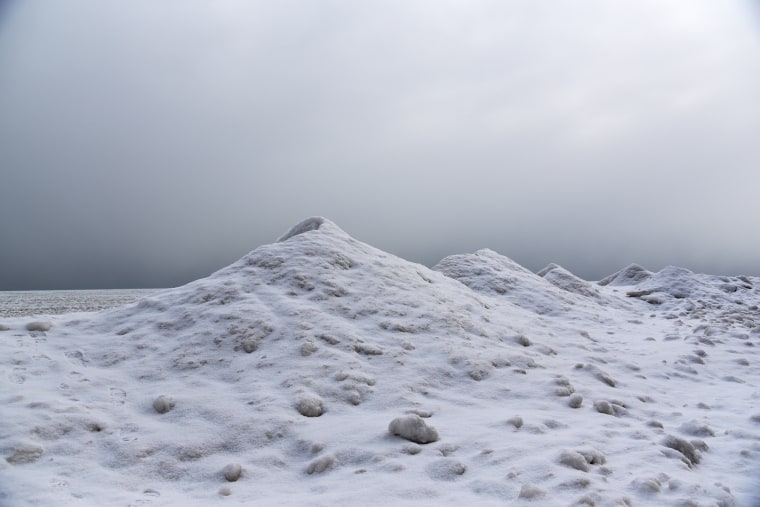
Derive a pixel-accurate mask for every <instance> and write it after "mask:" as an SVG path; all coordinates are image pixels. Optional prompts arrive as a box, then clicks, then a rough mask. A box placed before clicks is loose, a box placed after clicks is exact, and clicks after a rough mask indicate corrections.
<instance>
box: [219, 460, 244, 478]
mask: <svg viewBox="0 0 760 507" xmlns="http://www.w3.org/2000/svg"><path fill="white" fill-rule="evenodd" d="M242 473H243V467H242V466H240V464H239V463H230V464H229V465H227V466H226V467H224V470H222V474H224V478H225V479H226V480H227V481H229V482H235V481H237V480H238V479H240V475H241V474H242Z"/></svg>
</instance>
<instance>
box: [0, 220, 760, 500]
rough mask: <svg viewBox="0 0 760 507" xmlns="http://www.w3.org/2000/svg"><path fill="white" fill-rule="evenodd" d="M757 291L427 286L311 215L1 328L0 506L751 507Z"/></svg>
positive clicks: (460, 277)
mask: <svg viewBox="0 0 760 507" xmlns="http://www.w3.org/2000/svg"><path fill="white" fill-rule="evenodd" d="M758 287H760V280H759V279H757V278H752V277H717V276H709V275H700V274H695V273H691V272H689V271H687V270H683V269H680V268H666V269H664V270H662V271H660V272H658V273H651V272H648V271H646V270H645V269H643V268H640V267H638V266H635V265H632V266H629V267H628V268H625V269H623V270H621V271H620V272H618V273H616V274H615V275H612V276H610V277H608V278H606V279H605V280H603V281H602V282H600V283H593V282H588V281H585V280H581V279H580V278H578V277H576V276H575V275H573V274H572V273H570V272H569V271H567V270H565V269H563V268H561V267H559V266H556V265H550V266H548V267H547V269H545V270H542V271H541V272H540V276H539V274H535V273H532V272H530V271H528V270H527V269H525V268H523V267H521V266H519V265H518V264H517V263H515V262H514V261H512V260H510V259H508V258H506V257H504V256H501V255H499V254H498V253H496V252H493V251H490V250H480V251H478V252H476V253H474V254H464V255H455V256H451V257H447V258H446V259H443V260H442V261H441V262H440V263H439V264H438V265H437V266H436V267H435V268H434V269H429V268H426V267H424V266H421V265H418V264H414V263H411V262H408V261H405V260H403V259H400V258H398V257H395V256H393V255H391V254H388V253H386V252H383V251H380V250H378V249H375V248H373V247H371V246H369V245H367V244H364V243H362V242H360V241H357V240H356V239H354V238H352V237H350V236H349V235H348V234H346V233H345V232H344V231H342V230H341V229H340V228H339V227H337V226H336V225H335V224H333V223H332V222H330V221H329V220H326V219H324V218H321V217H312V218H309V219H307V220H305V221H304V222H302V223H300V224H297V225H296V226H294V227H293V228H292V229H291V230H290V231H288V232H287V233H286V234H285V235H283V236H282V237H281V238H280V240H279V241H278V242H276V243H273V244H271V245H264V246H261V247H259V248H257V249H256V250H254V251H252V252H251V253H249V254H248V255H246V256H245V257H243V258H242V259H240V260H239V261H238V262H236V263H234V264H232V265H230V266H228V267H226V268H224V269H221V270H220V271H218V272H216V273H214V274H212V275H211V276H209V277H207V278H204V279H201V280H197V281H195V282H192V283H190V284H188V285H186V286H184V287H180V288H176V289H168V290H165V291H161V292H156V293H151V294H150V295H148V296H147V297H145V298H143V299H141V300H140V301H138V302H136V303H133V304H129V305H125V306H121V307H117V308H113V309H109V310H104V311H102V312H98V313H77V314H71V315H47V316H45V317H44V318H40V317H34V318H30V317H8V318H2V319H0V330H1V331H0V367H1V368H2V378H1V379H0V380H2V383H0V402H1V403H2V407H3V408H2V417H0V505H11V506H12V505H42V506H48V505H49V506H59V505H63V506H66V505H135V506H136V505H216V504H221V503H222V502H224V503H230V502H232V503H233V504H239V505H251V504H262V505H290V504H292V505H411V504H425V505H454V504H468V505H470V504H475V505H494V504H499V503H506V504H515V505H523V504H524V505H528V504H530V505H542V506H544V505H545V506H554V505H557V506H560V505H561V506H564V505H652V506H660V505H673V506H680V505H754V504H753V503H752V502H753V498H754V497H753V495H754V494H755V493H756V488H757V486H758V481H757V480H756V474H757V472H758V470H760V467H759V466H758V465H759V463H760V408H758V404H757V400H758V373H759V371H758V366H757V357H756V356H757V350H758V346H759V345H760V327H758V326H757V325H756V323H755V321H756V319H757V318H758V304H759V303H760V292H759V291H758ZM35 322H37V323H38V322H44V323H49V324H50V327H47V326H38V325H36V324H35V325H32V326H29V327H27V326H28V325H29V324H30V323H35ZM43 328H44V329H43ZM398 435H401V436H402V437H404V438H399V436H398ZM410 437H414V438H412V440H416V441H417V442H420V443H421V444H420V445H418V444H417V443H412V442H409V441H408V440H406V438H410ZM433 437H435V438H433ZM422 442H424V443H422Z"/></svg>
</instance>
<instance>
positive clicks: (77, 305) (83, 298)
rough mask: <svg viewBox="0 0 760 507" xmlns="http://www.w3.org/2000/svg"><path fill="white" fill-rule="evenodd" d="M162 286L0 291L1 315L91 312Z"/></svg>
mask: <svg viewBox="0 0 760 507" xmlns="http://www.w3.org/2000/svg"><path fill="white" fill-rule="evenodd" d="M159 290H161V289H107V290H33V291H0V317H22V316H26V315H48V314H60V313H70V312H94V311H98V310H104V309H106V308H111V307H113V306H119V305H124V304H127V303H131V302H133V301H136V300H138V299H140V298H142V297H144V296H147V295H148V294H152V293H154V292H156V291H159Z"/></svg>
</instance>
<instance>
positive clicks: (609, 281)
mask: <svg viewBox="0 0 760 507" xmlns="http://www.w3.org/2000/svg"><path fill="white" fill-rule="evenodd" d="M651 276H652V272H651V271H648V270H647V269H645V268H643V267H641V266H639V265H638V264H630V265H629V266H627V267H625V268H623V269H621V270H620V271H618V272H617V273H613V274H611V275H610V276H608V277H607V278H604V279H603V280H600V281H599V285H635V284H637V283H639V282H641V281H642V280H646V279H647V278H650V277H651Z"/></svg>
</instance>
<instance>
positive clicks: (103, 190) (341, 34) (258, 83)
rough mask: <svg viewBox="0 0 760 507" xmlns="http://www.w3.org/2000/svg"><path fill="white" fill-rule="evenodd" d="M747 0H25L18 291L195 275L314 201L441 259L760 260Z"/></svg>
mask: <svg viewBox="0 0 760 507" xmlns="http://www.w3.org/2000/svg"><path fill="white" fill-rule="evenodd" d="M752 8H753V6H752V4H751V3H750V2H747V3H741V2H721V3H716V2H712V1H710V0H698V1H693V0H689V1H687V0H682V1H674V2H659V1H655V0H649V1H643V2H635V3H633V2H626V3H620V2H614V3H611V2H608V1H604V0H585V1H582V2H573V3H572V5H571V4H568V3H566V2H558V1H548V0H540V1H535V0H531V1H527V0H525V1H516V0H515V1H508V2H496V1H477V2H440V1H420V2H406V1H404V2H401V1H397V2H385V1H384V2H373V1H371V2H361V3H358V2H347V1H320V2H310V1H296V0H292V1H284V2H248V1H245V2H244V1H228V2H213V3H210V2H202V1H182V2H179V1H168V2H161V3H157V2H150V1H133V2H128V3H120V4H115V3H103V2H98V1H96V0H72V1H70V2H66V3H65V5H63V4H61V3H58V2H33V3H23V4H22V3H14V4H11V5H10V7H8V8H7V9H6V12H5V13H4V15H2V17H0V23H2V25H0V111H2V112H3V114H2V115H0V154H2V155H1V156H2V188H3V191H2V198H1V199H0V217H1V218H0V241H2V245H3V246H2V248H0V266H2V268H1V269H0V289H20V288H75V287H117V286H167V285H176V284H180V283H184V282H186V281H189V280H191V279H193V278H197V277H199V276H204V275H206V274H208V273H209V272H211V271H213V270H215V269H216V268H218V267H221V266H222V265H224V264H226V263H228V262H231V261H232V260H234V259H236V258H237V257H239V256H241V255H242V254H244V253H245V252H247V251H248V250H250V249H252V248H254V247H255V246H257V245H259V244H262V243H267V242H270V241H272V240H273V239H275V238H276V237H277V236H278V235H279V234H280V233H281V232H283V231H284V230H285V229H287V228H288V227H289V226H290V225H292V224H293V223H295V222H296V221H298V220H300V219H302V218H303V217H305V216H309V215H313V214H322V215H325V216H328V217H329V218H331V219H332V220H334V221H336V222H337V223H338V224H339V225H341V226H342V227H343V228H344V229H346V230H347V231H348V232H349V233H352V234H354V235H355V236H356V237H358V238H359V239H362V240H364V241H367V242H370V243H372V244H374V245H375V246H378V247H380V248H383V249H386V250H389V251H392V252H394V253H397V254H400V255H402V256H404V257H406V258H408V259H411V260H415V261H419V262H424V263H426V264H433V263H435V262H437V260H439V259H440V257H442V256H444V255H447V254H451V253H460V252H464V251H472V250H475V249H477V248H482V247H490V248H493V249H495V250H497V251H499V252H501V253H503V254H505V255H508V256H510V257H513V258H514V259H516V260H517V261H518V262H520V263H522V264H524V265H526V266H528V267H530V268H532V269H540V268H541V267H543V265H545V264H547V263H548V262H558V263H560V264H562V265H564V266H565V267H567V268H568V269H570V270H572V271H574V272H576V273H578V274H579V275H581V276H585V277H587V278H601V277H602V276H604V275H606V274H609V273H610V272H612V271H614V270H616V269H618V268H619V267H622V266H623V265H625V264H627V263H629V262H639V263H642V264H644V265H646V266H648V267H650V268H651V269H657V268H659V267H662V266H663V265H666V264H679V265H684V266H687V267H689V268H692V269H695V270H699V271H708V272H725V273H746V274H758V275H760V264H759V263H758V261H757V259H756V255H755V253H756V252H757V251H758V249H759V247H760V237H758V236H757V235H756V234H754V230H755V229H756V226H755V222H756V217H758V216H760V200H758V199H757V198H756V193H757V190H758V183H757V181H756V177H755V174H756V162H757V159H758V149H757V147H756V144H757V142H756V136H757V132H760V103H758V101H757V100H756V90H758V89H760V58H758V56H759V55H758V53H759V52H760V51H758V47H760V46H759V43H760V37H759V35H760V30H759V29H758V19H759V18H758V17H757V16H756V15H755V14H756V13H753V12H752V10H751V9H752ZM64 21H65V22H64Z"/></svg>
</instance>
